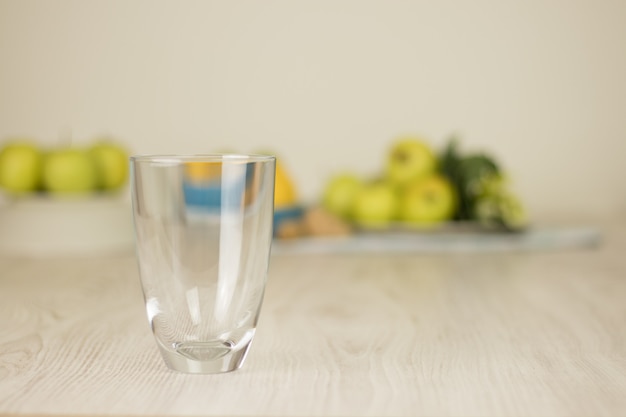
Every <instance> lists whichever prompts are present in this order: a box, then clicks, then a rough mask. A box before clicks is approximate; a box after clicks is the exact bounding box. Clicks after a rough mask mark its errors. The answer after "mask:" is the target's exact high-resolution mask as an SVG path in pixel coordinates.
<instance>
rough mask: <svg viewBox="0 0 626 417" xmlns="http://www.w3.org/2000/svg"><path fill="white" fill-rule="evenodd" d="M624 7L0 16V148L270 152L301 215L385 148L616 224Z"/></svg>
mask: <svg viewBox="0 0 626 417" xmlns="http://www.w3.org/2000/svg"><path fill="white" fill-rule="evenodd" d="M624 22H626V2H624V1H621V0H616V1H610V0H603V1H591V0H588V1H575V2H574V1H509V2H502V1H484V0H482V1H438V2H432V1H417V0H416V1H384V2H383V1H298V2H293V1H264V2H256V1H235V2H226V1H224V2H217V1H134V0H131V1H110V0H107V1H80V0H76V1H70V0H60V1H36V0H30V1H20V0H0V63H1V68H0V140H5V139H8V138H11V137H16V136H21V137H30V138H33V139H35V140H37V141H39V142H40V143H41V144H43V145H53V144H55V143H58V142H59V141H60V140H61V138H63V137H67V136H69V135H71V137H72V138H73V139H72V140H73V141H74V142H75V143H81V142H85V143H87V142H89V141H91V140H92V139H93V138H94V137H97V136H99V135H111V136H113V137H115V138H117V139H119V140H120V141H122V142H123V143H125V144H126V145H127V147H128V148H129V149H130V152H131V153H161V152H168V153H202V152H211V151H216V150H233V151H239V152H254V151H258V150H272V151H273V152H276V153H278V154H279V155H280V156H281V157H282V159H283V162H284V164H285V166H286V168H287V169H288V170H289V172H290V174H291V177H292V179H293V181H294V183H295V184H297V189H298V192H299V195H300V196H301V198H302V199H303V200H305V201H306V200H308V201H314V200H316V199H318V198H319V195H320V193H321V192H322V189H323V187H324V184H325V182H326V181H327V178H328V177H329V176H330V175H332V174H333V173H335V172H338V171H345V170H349V171H353V172H357V173H360V174H363V175H367V174H368V173H373V172H377V171H379V170H380V169H382V161H383V159H384V157H383V155H384V153H385V152H387V149H388V148H389V145H390V143H391V141H393V139H394V138H395V137H397V136H398V135H402V134H417V135H420V136H421V137H423V138H425V139H426V140H428V141H429V142H430V143H431V144H432V146H433V147H435V148H437V149H439V148H441V147H443V146H444V145H445V143H447V140H448V139H449V138H450V137H451V136H452V135H457V137H458V138H460V139H461V143H462V146H463V148H465V149H468V150H469V149H473V150H485V151H488V152H489V153H491V154H493V155H495V156H496V157H497V158H498V160H499V161H500V162H501V163H502V164H503V165H504V166H505V167H506V169H507V171H508V172H509V175H510V177H511V178H512V180H513V182H514V184H515V188H516V190H517V192H518V194H519V195H520V197H521V198H522V200H523V201H524V202H525V204H526V206H527V207H528V210H529V211H530V212H531V213H533V216H542V215H561V214H570V215H593V216H613V215H616V214H624V213H625V212H626V185H625V184H624V178H626V164H624V163H623V158H624V156H626V25H625V24H624Z"/></svg>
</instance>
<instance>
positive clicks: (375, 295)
mask: <svg viewBox="0 0 626 417" xmlns="http://www.w3.org/2000/svg"><path fill="white" fill-rule="evenodd" d="M602 231H603V233H604V235H603V242H602V244H601V245H600V246H599V247H598V248H596V249H567V250H561V251H548V252H545V251H544V252H540V251H536V252H533V251H524V252H510V253H474V254H472V253H429V254H420V253H401V254H389V253H380V254H377V253H367V254H358V253H354V254H350V253H343V254H275V255H273V257H272V260H271V266H270V274H269V280H268V284H267V290H266V298H265V303H264V306H263V310H262V313H261V319H260V323H259V327H258V330H257V335H256V339H255V341H254V343H253V346H252V348H251V351H250V354H249V355H248V358H247V361H246V363H245V364H244V366H243V368H242V369H240V370H238V371H235V372H231V373H227V374H220V375H187V374H181V373H176V372H173V371H170V370H168V369H167V368H166V367H165V365H164V363H163V361H162V360H161V357H160V356H159V353H158V352H157V348H156V345H155V343H154V340H153V338H152V334H151V333H150V329H149V326H148V321H147V319H146V317H145V314H144V309H143V299H142V295H141V289H140V286H139V278H138V273H137V267H136V264H135V259H134V257H133V255H132V254H118V255H108V256H103V257H91V258H85V257H83V258H76V259H71V258H52V259H26V258H8V257H4V258H0V414H5V415H6V414H15V415H19V414H31V415H33V414H69V413H72V414H83V415H103V414H107V415H139V414H145V415H153V416H156V415H258V414H260V415H276V416H282V415H380V416H382V415H425V416H433V415H438V416H445V415H450V416H455V415H456V416H462V415H481V416H489V415H494V416H507V415H525V416H530V415H537V416H539V415H540V416H550V415H558V416H563V415H594V416H601V415H623V414H624V413H625V412H626V251H625V250H624V249H626V221H618V222H612V223H610V224H606V225H605V226H604V227H603V228H602Z"/></svg>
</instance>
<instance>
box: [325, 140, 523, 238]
mask: <svg viewBox="0 0 626 417" xmlns="http://www.w3.org/2000/svg"><path fill="white" fill-rule="evenodd" d="M322 205H323V206H324V207H325V208H326V209H327V210H328V211H330V212H331V213H333V214H335V215H336V216H338V217H341V218H342V219H344V220H346V221H348V222H350V223H352V224H355V225H356V226H358V227H360V228H368V229H383V228H388V227H390V226H391V225H394V224H401V225H403V226H411V227H431V226H433V225H438V224H441V223H445V222H450V221H475V222H478V223H480V224H482V225H485V226H490V227H493V226H495V227H499V228H502V229H505V230H521V229H522V228H523V227H524V226H525V224H526V216H525V214H524V210H523V207H522V205H521V203H520V201H519V199H517V197H516V196H515V195H513V193H512V192H511V191H510V190H509V189H508V186H507V182H506V181H505V180H504V175H503V174H502V171H501V170H500V168H499V166H498V164H497V163H496V162H495V160H494V159H493V158H492V157H490V156H488V155H485V154H469V155H462V154H461V153H460V152H459V151H458V145H457V142H456V140H451V141H450V142H449V144H448V145H447V146H446V148H445V149H444V150H443V152H441V153H437V152H436V151H435V150H434V149H433V148H432V147H431V146H430V144H429V143H428V142H427V141H425V140H423V139H421V138H418V137H402V138H398V139H397V140H396V141H395V142H394V143H393V144H392V146H391V147H390V149H389V151H388V152H387V155H386V159H385V161H384V171H383V172H382V173H380V174H379V175H377V176H375V177H374V178H368V179H365V178H362V177H360V176H359V175H356V174H353V173H342V174H337V175H334V176H332V177H331V178H330V179H329V181H328V183H327V184H326V187H325V189H324V192H323V197H322Z"/></svg>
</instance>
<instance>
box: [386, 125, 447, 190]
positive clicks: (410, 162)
mask: <svg viewBox="0 0 626 417" xmlns="http://www.w3.org/2000/svg"><path fill="white" fill-rule="evenodd" d="M436 168H437V156H436V155H435V153H434V152H433V150H432V148H431V147H430V146H429V145H428V144H427V143H426V142H425V141H424V140H422V139H419V138H415V137H405V138H400V139H398V140H397V141H396V142H395V143H394V144H393V146H392V147H391V149H390V151H389V154H388V157H387V166H386V173H387V179H388V180H389V181H391V182H392V183H394V184H396V185H399V186H404V185H406V184H408V183H410V182H413V181H417V180H419V179H420V178H424V177H426V176H427V175H430V174H432V173H433V172H435V170H436Z"/></svg>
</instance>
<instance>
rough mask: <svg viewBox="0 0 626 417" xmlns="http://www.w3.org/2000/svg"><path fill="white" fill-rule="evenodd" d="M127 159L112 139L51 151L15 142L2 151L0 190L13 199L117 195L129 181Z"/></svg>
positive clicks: (21, 141)
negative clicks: (44, 196) (36, 195)
mask: <svg viewBox="0 0 626 417" xmlns="http://www.w3.org/2000/svg"><path fill="white" fill-rule="evenodd" d="M128 157H129V155H128V152H127V151H126V148H125V147H124V146H123V145H122V144H120V143H119V142H117V141H116V140H114V139H111V138H101V139H95V140H94V141H92V143H90V144H89V145H88V146H85V147H78V146H74V145H64V146H56V147H51V148H43V147H41V146H39V145H38V144H37V143H36V142H35V141H34V140H30V139H13V140H9V141H7V142H5V143H4V144H3V145H2V146H1V147H0V188H1V189H2V190H3V191H5V192H6V193H8V194H12V195H23V194H31V193H38V194H50V195H75V194H88V193H95V192H101V193H102V192H114V191H116V190H118V189H121V188H122V187H124V186H125V185H126V183H127V181H128Z"/></svg>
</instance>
